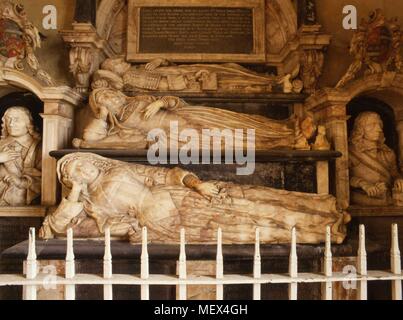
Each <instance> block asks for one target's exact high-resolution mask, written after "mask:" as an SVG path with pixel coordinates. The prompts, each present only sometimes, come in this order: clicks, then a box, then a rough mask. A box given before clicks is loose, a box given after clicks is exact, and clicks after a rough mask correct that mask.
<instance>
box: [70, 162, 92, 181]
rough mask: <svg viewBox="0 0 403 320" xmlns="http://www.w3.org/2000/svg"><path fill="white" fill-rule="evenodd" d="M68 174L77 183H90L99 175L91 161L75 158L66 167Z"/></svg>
mask: <svg viewBox="0 0 403 320" xmlns="http://www.w3.org/2000/svg"><path fill="white" fill-rule="evenodd" d="M68 175H69V176H70V177H73V179H74V180H75V181H77V182H79V183H85V184H91V183H92V182H94V181H95V179H96V178H97V177H98V175H99V169H98V168H97V167H96V166H94V165H93V164H92V163H91V162H89V161H85V160H76V161H75V162H73V163H71V164H70V166H69V168H68Z"/></svg>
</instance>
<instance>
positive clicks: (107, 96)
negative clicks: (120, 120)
mask: <svg viewBox="0 0 403 320" xmlns="http://www.w3.org/2000/svg"><path fill="white" fill-rule="evenodd" d="M99 103H100V104H102V105H103V106H105V107H106V108H108V110H109V111H111V112H113V113H116V112H118V111H119V109H120V107H121V106H123V105H124V104H125V103H126V97H125V96H124V95H121V94H118V93H116V92H112V91H106V92H104V93H103V94H102V96H101V99H99Z"/></svg>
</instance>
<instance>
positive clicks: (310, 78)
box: [299, 25, 330, 94]
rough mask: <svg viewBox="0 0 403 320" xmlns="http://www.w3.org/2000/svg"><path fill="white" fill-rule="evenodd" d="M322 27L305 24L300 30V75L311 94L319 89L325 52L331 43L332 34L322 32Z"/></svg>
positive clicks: (306, 90) (306, 89)
mask: <svg viewBox="0 0 403 320" xmlns="http://www.w3.org/2000/svg"><path fill="white" fill-rule="evenodd" d="M320 29H321V26H320V25H310V26H308V25H303V26H302V27H301V28H300V30H299V37H300V50H299V63H300V74H299V77H300V78H301V80H302V82H303V83H304V88H305V92H307V93H309V94H312V93H314V92H315V91H316V89H317V86H318V81H319V78H320V76H321V75H322V71H323V65H324V61H325V58H324V52H325V51H326V50H327V47H328V45H329V43H330V36H329V35H326V34H323V33H321V32H320Z"/></svg>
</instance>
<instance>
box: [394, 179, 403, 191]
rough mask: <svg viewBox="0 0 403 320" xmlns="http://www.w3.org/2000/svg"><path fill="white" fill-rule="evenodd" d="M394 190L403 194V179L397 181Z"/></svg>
mask: <svg viewBox="0 0 403 320" xmlns="http://www.w3.org/2000/svg"><path fill="white" fill-rule="evenodd" d="M394 189H395V190H396V191H397V192H399V193H403V179H397V180H396V181H395V184H394Z"/></svg>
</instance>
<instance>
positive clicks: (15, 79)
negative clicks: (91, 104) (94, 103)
mask: <svg viewBox="0 0 403 320" xmlns="http://www.w3.org/2000/svg"><path fill="white" fill-rule="evenodd" d="M2 86H5V87H17V88H21V89H25V90H28V91H30V92H32V93H34V94H35V95H36V96H38V98H39V99H41V100H42V101H59V102H63V103H68V104H70V105H72V106H78V105H80V104H81V103H82V102H83V101H84V97H83V96H82V95H81V94H79V93H77V92H76V91H74V90H72V89H71V88H70V87H68V86H59V87H47V86H44V85H42V84H41V83H40V82H39V81H38V80H36V79H34V78H32V77H31V76H29V75H27V74H25V73H23V72H21V71H18V70H14V69H10V68H0V87H2Z"/></svg>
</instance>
